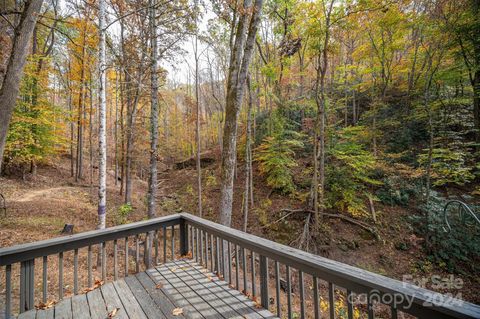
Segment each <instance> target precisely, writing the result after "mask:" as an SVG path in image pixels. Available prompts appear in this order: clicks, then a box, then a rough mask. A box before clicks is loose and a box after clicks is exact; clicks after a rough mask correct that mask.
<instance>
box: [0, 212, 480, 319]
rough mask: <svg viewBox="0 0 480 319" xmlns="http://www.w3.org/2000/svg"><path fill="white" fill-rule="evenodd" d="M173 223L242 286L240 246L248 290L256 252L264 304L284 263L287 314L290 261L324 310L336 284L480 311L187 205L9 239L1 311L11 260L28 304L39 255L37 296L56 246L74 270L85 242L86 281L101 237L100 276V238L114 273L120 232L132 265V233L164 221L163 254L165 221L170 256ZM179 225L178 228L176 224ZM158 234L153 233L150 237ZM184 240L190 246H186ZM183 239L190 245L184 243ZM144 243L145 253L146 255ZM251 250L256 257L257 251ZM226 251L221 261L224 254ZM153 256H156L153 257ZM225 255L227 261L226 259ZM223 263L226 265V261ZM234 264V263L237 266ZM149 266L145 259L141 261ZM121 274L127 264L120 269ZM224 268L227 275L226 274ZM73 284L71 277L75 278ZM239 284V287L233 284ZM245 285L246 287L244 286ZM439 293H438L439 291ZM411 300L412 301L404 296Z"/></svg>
mask: <svg viewBox="0 0 480 319" xmlns="http://www.w3.org/2000/svg"><path fill="white" fill-rule="evenodd" d="M174 226H178V227H179V230H180V231H179V236H180V238H179V247H178V248H179V254H180V255H185V254H187V253H188V252H191V253H192V255H193V257H194V258H195V259H196V260H197V261H199V262H200V263H201V264H202V263H203V264H204V265H205V266H206V267H207V268H208V265H209V264H210V266H211V267H210V268H211V269H212V271H216V272H217V274H218V275H220V276H221V277H225V278H226V277H228V280H229V281H230V283H231V284H232V285H233V283H234V280H233V279H232V278H233V275H232V260H231V258H232V252H234V255H233V256H234V258H235V277H236V278H235V279H236V288H237V289H239V276H238V275H239V271H240V270H242V271H243V286H244V290H245V289H246V288H245V287H247V267H246V263H247V261H246V250H249V251H250V254H251V255H250V258H251V260H250V262H251V266H250V268H251V274H252V278H251V279H252V280H251V285H252V287H251V289H252V294H253V296H255V294H256V291H255V288H256V287H255V285H256V284H255V278H256V273H255V260H259V265H260V269H259V272H258V275H259V276H260V297H261V298H260V300H261V304H262V305H263V306H264V307H268V305H269V303H270V298H269V278H270V274H269V272H271V273H272V275H274V277H275V280H276V287H277V289H276V294H275V295H276V298H277V300H279V299H278V296H279V285H280V281H279V280H280V277H279V264H283V265H285V266H286V274H287V275H286V276H287V290H286V293H287V298H288V315H289V317H291V315H292V309H291V304H290V303H291V299H292V298H291V297H292V296H291V291H290V287H291V285H292V283H291V281H290V274H291V271H292V269H297V270H298V274H299V276H298V277H299V280H300V282H299V286H300V297H301V298H303V297H304V282H303V281H304V276H305V275H310V276H312V278H313V283H314V287H315V288H314V291H313V293H314V298H315V300H318V296H319V291H318V279H322V280H324V281H326V282H327V283H328V291H329V301H330V307H329V308H330V317H331V318H333V316H334V313H333V311H334V309H333V303H332V301H333V300H334V299H335V293H336V292H335V290H334V289H335V288H334V287H339V288H342V289H345V290H346V291H347V296H349V295H350V294H352V293H355V294H362V293H366V294H368V295H372V294H376V295H377V296H378V298H380V299H381V300H382V302H383V303H384V304H386V305H387V306H390V307H391V314H392V318H397V311H402V312H406V313H410V314H412V315H414V316H417V317H419V318H480V306H478V305H475V304H472V303H469V302H466V301H462V300H459V299H454V298H449V297H447V296H444V295H442V294H439V293H436V292H433V291H430V290H427V289H424V288H420V287H417V286H414V285H412V284H410V283H406V282H401V281H398V280H395V279H392V278H388V277H385V276H381V275H378V274H375V273H372V272H369V271H366V270H362V269H360V268H357V267H353V266H350V265H347V264H344V263H340V262H337V261H333V260H330V259H327V258H324V257H320V256H317V255H314V254H310V253H307V252H304V251H302V250H299V249H295V248H292V247H289V246H285V245H282V244H278V243H275V242H273V241H270V240H267V239H264V238H261V237H258V236H254V235H251V234H247V233H244V232H242V231H239V230H236V229H232V228H229V227H226V226H223V225H220V224H217V223H214V222H211V221H208V220H205V219H202V218H199V217H197V216H194V215H191V214H188V213H179V214H174V215H170V216H166V217H159V218H155V219H150V220H146V221H141V222H136V223H131V224H127V225H121V226H116V227H111V228H107V229H103V230H94V231H89V232H85V233H80V234H76V235H71V236H64V237H59V238H54V239H49V240H43V241H38V242H34V243H28V244H22V245H17V246H13V247H7V248H1V249H0V266H6V275H7V277H6V281H5V283H6V287H7V307H6V314H7V318H8V317H9V314H10V309H11V307H10V298H11V294H10V289H11V270H12V268H11V267H12V264H14V263H21V278H24V280H23V282H21V286H20V303H21V309H20V311H25V310H28V309H31V308H32V307H33V303H34V300H33V298H34V295H33V290H34V287H33V278H30V277H31V276H33V275H34V261H35V258H40V257H43V262H44V264H43V265H44V272H43V274H44V278H43V281H44V288H43V290H44V291H43V292H44V298H43V299H44V301H45V292H46V287H45V283H46V262H47V261H46V258H45V256H49V255H54V254H58V255H59V261H60V262H62V266H63V252H66V251H74V252H75V254H74V266H75V269H74V271H75V274H76V272H77V270H78V249H80V248H84V247H88V265H89V284H90V282H91V278H90V277H91V270H90V268H91V263H92V261H91V259H92V257H91V247H92V246H93V245H96V244H101V245H102V247H101V254H102V277H104V276H105V274H104V270H103V267H104V266H105V263H104V262H103V260H104V259H105V258H106V257H105V246H104V243H106V242H108V241H114V254H115V255H114V260H115V264H114V265H115V269H114V273H115V279H116V278H117V268H116V267H117V264H116V260H117V255H116V252H117V240H120V239H122V240H123V239H125V246H124V247H125V250H126V251H125V265H126V267H128V249H127V246H128V237H129V236H135V238H136V239H135V243H136V245H137V248H136V250H135V251H136V261H137V262H136V271H137V272H138V271H139V267H138V258H139V256H138V252H139V249H138V243H139V241H138V235H139V234H148V233H149V232H155V234H157V231H159V229H163V231H164V236H163V250H164V260H166V245H167V242H166V236H165V234H166V233H165V232H166V228H167V227H171V231H172V237H171V241H172V242H171V245H170V247H171V256H172V258H174V256H175V255H174V241H173V230H174ZM177 229H178V228H177ZM156 240H158V237H156ZM190 245H191V246H190ZM189 246H190V247H189ZM150 254H151V251H148V253H147V255H150ZM157 255H158V242H155V256H157ZM240 257H241V260H240ZM257 257H258V259H256V258H257ZM227 259H228V261H227ZM155 260H156V257H155ZM269 261H274V262H275V267H274V268H273V271H270V270H269ZM227 263H228V265H227ZM227 266H228V267H227ZM240 266H242V267H241V269H240ZM147 267H148V266H147ZM125 275H128V269H126V271H125ZM227 275H228V276H227ZM59 278H60V280H62V278H63V267H62V269H59ZM74 286H75V287H74V289H75V292H76V290H77V286H78V283H76V281H75V284H74ZM59 289H60V290H59V296H60V298H62V296H63V290H62V289H63V283H62V282H61V281H60V284H59ZM239 290H240V289H239ZM244 292H245V293H246V291H244ZM385 296H392V297H395V296H402V297H403V299H402V300H399V299H392V300H391V302H384V301H385V298H384V297H385ZM439 297H440V298H439ZM410 301H411V302H410ZM301 306H302V307H301V313H302V317H303V315H304V314H305V311H306V310H305V303H304V302H302V303H301ZM347 306H348V312H349V317H350V314H352V312H353V306H352V303H351V302H350V301H348V304H347ZM314 307H315V310H314V312H315V317H316V318H319V309H318V303H314ZM280 311H281V307H280V303H279V302H277V315H280ZM368 315H369V318H373V315H374V311H373V308H372V304H371V303H369V304H368Z"/></svg>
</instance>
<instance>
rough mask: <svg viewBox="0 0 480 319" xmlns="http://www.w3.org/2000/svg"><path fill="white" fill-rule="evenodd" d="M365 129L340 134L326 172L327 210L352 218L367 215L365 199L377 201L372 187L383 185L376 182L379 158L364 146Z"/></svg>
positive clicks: (355, 128) (345, 131) (343, 131)
mask: <svg viewBox="0 0 480 319" xmlns="http://www.w3.org/2000/svg"><path fill="white" fill-rule="evenodd" d="M364 131H365V130H364V128H363V127H361V126H356V127H348V128H344V129H342V130H340V131H338V132H336V134H335V136H334V139H335V140H336V141H335V142H334V143H333V144H334V146H333V147H332V148H331V149H330V150H329V152H328V155H329V157H330V158H331V163H329V164H330V165H328V166H327V171H326V183H325V186H326V199H327V203H326V204H327V207H329V208H335V209H338V210H341V211H346V212H348V213H350V214H352V215H361V214H366V207H365V199H366V198H368V197H371V198H374V199H375V197H374V196H373V195H372V194H371V192H370V191H369V186H374V185H381V182H379V181H378V180H376V179H374V178H373V173H374V169H375V165H376V163H375V158H374V157H373V156H372V154H371V153H370V152H369V151H367V150H366V149H365V146H364V145H365V144H364V143H362V139H363V136H362V134H363V132H364Z"/></svg>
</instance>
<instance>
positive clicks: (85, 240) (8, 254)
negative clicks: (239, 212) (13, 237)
mask: <svg viewBox="0 0 480 319" xmlns="http://www.w3.org/2000/svg"><path fill="white" fill-rule="evenodd" d="M180 220H181V216H180V215H179V214H174V215H169V216H165V217H158V218H153V219H149V220H145V221H140V222H135V223H130V224H125V225H120V226H115V227H109V228H105V229H97V230H92V231H88V232H84V233H79V234H75V235H70V236H62V237H57V238H53V239H47V240H41V241H36V242H33V243H25V244H21V245H16V246H11V247H5V248H0V266H5V265H11V264H14V263H18V262H22V261H26V260H30V259H33V258H38V257H42V256H48V255H53V254H57V253H60V252H65V251H70V250H74V249H78V248H83V247H87V246H90V245H95V244H101V243H104V242H107V241H111V240H114V239H120V238H125V237H128V236H133V235H136V234H141V233H146V232H149V231H153V230H155V229H158V228H159V227H160V226H167V227H168V226H171V225H178V224H180Z"/></svg>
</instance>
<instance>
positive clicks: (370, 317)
mask: <svg viewBox="0 0 480 319" xmlns="http://www.w3.org/2000/svg"><path fill="white" fill-rule="evenodd" d="M367 297H368V303H367V311H368V319H373V318H374V315H373V304H372V298H371V295H370V293H368V294H367Z"/></svg>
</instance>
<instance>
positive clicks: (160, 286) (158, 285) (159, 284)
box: [155, 282, 163, 289]
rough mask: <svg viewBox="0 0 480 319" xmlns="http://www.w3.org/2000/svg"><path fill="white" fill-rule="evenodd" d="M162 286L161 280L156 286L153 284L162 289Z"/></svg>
mask: <svg viewBox="0 0 480 319" xmlns="http://www.w3.org/2000/svg"><path fill="white" fill-rule="evenodd" d="M162 288H163V284H162V283H161V282H159V283H158V284H157V285H156V286H155V289H162Z"/></svg>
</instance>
